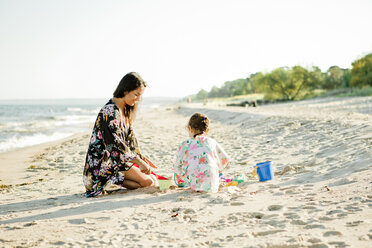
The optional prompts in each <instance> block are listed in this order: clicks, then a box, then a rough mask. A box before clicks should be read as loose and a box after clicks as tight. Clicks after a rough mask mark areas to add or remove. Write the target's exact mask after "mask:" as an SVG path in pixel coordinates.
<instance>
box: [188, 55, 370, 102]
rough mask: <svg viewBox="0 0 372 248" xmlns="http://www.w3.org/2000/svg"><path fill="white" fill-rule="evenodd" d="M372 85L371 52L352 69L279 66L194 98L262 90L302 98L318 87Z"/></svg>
mask: <svg viewBox="0 0 372 248" xmlns="http://www.w3.org/2000/svg"><path fill="white" fill-rule="evenodd" d="M371 86H372V53H370V54H368V55H366V56H364V57H362V58H360V59H357V60H356V61H354V62H353V63H352V68H351V69H343V68H340V67H338V66H331V67H330V68H329V69H328V70H327V71H326V72H322V71H321V70H320V69H319V68H318V67H317V66H313V67H311V68H304V67H302V66H298V65H296V66H293V67H280V68H276V69H274V70H272V71H270V72H257V73H254V74H251V75H250V76H249V77H248V78H242V79H236V80H233V81H228V82H225V83H224V84H223V85H222V86H221V87H216V86H213V87H212V89H211V90H210V91H209V92H208V91H206V90H204V89H202V90H200V91H199V92H198V93H197V94H196V95H195V96H194V98H196V99H198V100H205V99H208V98H217V97H233V96H239V95H246V94H253V93H260V94H264V99H267V100H301V99H305V98H310V97H313V96H315V92H316V90H320V91H322V92H325V91H329V90H333V89H338V88H351V87H358V88H363V87H371Z"/></svg>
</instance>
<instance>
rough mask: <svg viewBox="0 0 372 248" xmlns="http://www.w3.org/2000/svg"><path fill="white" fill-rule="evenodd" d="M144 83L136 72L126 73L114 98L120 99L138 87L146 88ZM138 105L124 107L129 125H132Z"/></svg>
mask: <svg viewBox="0 0 372 248" xmlns="http://www.w3.org/2000/svg"><path fill="white" fill-rule="evenodd" d="M146 86H147V84H146V82H145V81H144V80H143V79H142V77H141V76H140V75H139V74H138V73H137V72H129V73H127V74H126V75H125V76H124V77H123V78H122V79H121V80H120V83H119V85H118V86H117V87H116V90H115V91H114V94H113V95H114V97H116V98H122V97H124V96H125V94H126V93H129V92H131V91H133V90H136V89H138V88H140V87H146ZM137 107H138V104H137V103H136V104H134V106H129V105H126V106H125V113H124V114H125V115H126V116H127V117H128V119H129V124H130V125H132V122H133V120H134V118H135V117H136V112H137Z"/></svg>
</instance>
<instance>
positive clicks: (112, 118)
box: [83, 99, 140, 197]
mask: <svg viewBox="0 0 372 248" xmlns="http://www.w3.org/2000/svg"><path fill="white" fill-rule="evenodd" d="M137 154H138V155H140V154H139V150H138V143H137V139H136V137H135V135H134V132H133V129H132V127H131V126H130V127H128V128H126V127H125V121H124V120H123V119H122V118H121V113H120V110H119V108H118V107H117V106H116V104H115V103H114V102H113V101H112V99H110V100H109V102H108V103H106V105H105V106H103V108H102V109H101V110H100V112H99V113H98V116H97V119H96V122H95V125H94V128H93V132H92V136H91V138H90V142H89V147H88V152H87V156H86V161H85V166H84V172H83V182H84V186H85V189H86V196H87V197H93V196H97V195H99V194H101V193H102V192H103V190H104V187H105V185H106V184H107V183H110V184H111V185H118V186H122V184H123V182H124V173H122V172H124V171H127V170H129V169H130V168H131V167H132V165H133V164H132V163H131V162H130V161H132V160H133V159H134V158H135V157H136V156H137Z"/></svg>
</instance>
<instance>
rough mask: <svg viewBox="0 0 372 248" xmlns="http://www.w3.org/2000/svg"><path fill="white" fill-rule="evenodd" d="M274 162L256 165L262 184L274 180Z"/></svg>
mask: <svg viewBox="0 0 372 248" xmlns="http://www.w3.org/2000/svg"><path fill="white" fill-rule="evenodd" d="M272 163H273V162H272V161H266V162H262V163H258V164H256V166H255V167H256V168H257V174H258V177H259V179H260V182H263V181H268V180H272V179H274V171H273V168H272V166H271V165H272Z"/></svg>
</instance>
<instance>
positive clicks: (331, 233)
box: [323, 231, 342, 237]
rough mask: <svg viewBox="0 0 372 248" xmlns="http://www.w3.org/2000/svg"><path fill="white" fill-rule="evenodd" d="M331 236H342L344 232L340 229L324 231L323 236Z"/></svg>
mask: <svg viewBox="0 0 372 248" xmlns="http://www.w3.org/2000/svg"><path fill="white" fill-rule="evenodd" d="M331 236H342V233H341V232H338V231H328V232H325V233H323V237H331Z"/></svg>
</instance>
